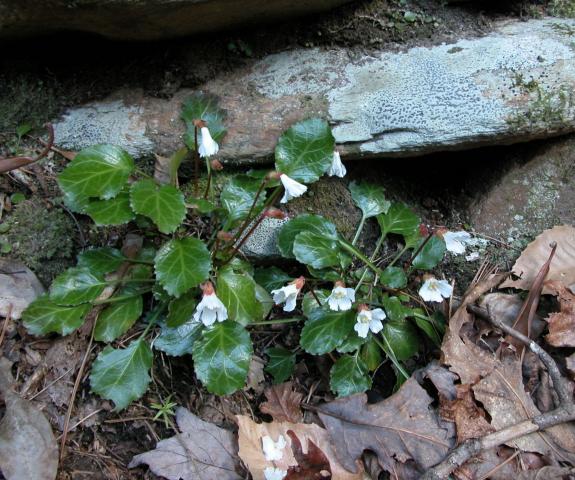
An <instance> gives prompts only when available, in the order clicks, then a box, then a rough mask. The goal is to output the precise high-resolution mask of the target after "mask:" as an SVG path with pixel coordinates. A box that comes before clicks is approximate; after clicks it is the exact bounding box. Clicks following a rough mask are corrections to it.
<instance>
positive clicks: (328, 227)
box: [278, 215, 337, 258]
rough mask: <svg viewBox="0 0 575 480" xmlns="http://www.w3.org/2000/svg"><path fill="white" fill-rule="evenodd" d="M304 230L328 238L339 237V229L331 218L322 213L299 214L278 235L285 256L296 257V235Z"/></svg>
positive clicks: (280, 248) (279, 246)
mask: <svg viewBox="0 0 575 480" xmlns="http://www.w3.org/2000/svg"><path fill="white" fill-rule="evenodd" d="M302 232H311V233H314V234H316V235H319V236H321V237H326V238H332V239H336V238H337V229H336V228H335V225H334V224H333V223H331V222H330V221H329V220H326V219H325V218H323V217H322V216H320V215H298V216H297V217H296V218H293V219H292V220H290V221H289V222H287V223H286V224H285V225H284V226H283V227H282V228H281V230H280V233H279V235H278V248H279V250H280V252H281V254H282V255H283V256H284V257H286V258H295V256H294V253H293V244H294V241H295V237H296V236H297V235H298V234H300V233H302Z"/></svg>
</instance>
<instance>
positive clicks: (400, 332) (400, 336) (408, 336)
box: [382, 320, 419, 360]
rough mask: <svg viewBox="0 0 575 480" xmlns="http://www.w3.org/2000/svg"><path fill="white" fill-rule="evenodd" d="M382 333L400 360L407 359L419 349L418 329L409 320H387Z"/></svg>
mask: <svg viewBox="0 0 575 480" xmlns="http://www.w3.org/2000/svg"><path fill="white" fill-rule="evenodd" d="M382 335H383V336H384V337H385V338H386V339H387V342H388V343H389V346H390V347H391V349H392V350H393V353H394V354H395V356H396V358H397V359H398V360H407V359H408V358H411V357H412V356H413V355H415V354H416V353H417V351H418V350H419V337H418V336H417V331H416V330H415V328H414V327H413V325H412V324H411V323H409V321H407V320H403V321H400V322H394V321H391V322H386V323H385V326H384V327H383V331H382Z"/></svg>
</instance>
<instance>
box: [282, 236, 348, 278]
mask: <svg viewBox="0 0 575 480" xmlns="http://www.w3.org/2000/svg"><path fill="white" fill-rule="evenodd" d="M340 253H341V252H340V248H339V243H338V242H337V241H335V240H332V239H331V238H326V237H321V236H319V235H316V234H314V233H311V232H302V233H300V234H298V235H296V237H295V241H294V244H293V254H294V255H295V258H296V259H297V260H298V262H300V263H303V264H305V265H309V266H311V267H313V268H320V269H321V268H327V267H333V266H335V265H339V261H340Z"/></svg>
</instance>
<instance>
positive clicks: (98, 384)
mask: <svg viewBox="0 0 575 480" xmlns="http://www.w3.org/2000/svg"><path fill="white" fill-rule="evenodd" d="M152 358H153V355H152V349H151V348H150V346H149V345H148V344H147V343H146V341H145V340H144V339H139V340H136V341H134V342H132V343H130V345H129V346H128V347H127V348H124V349H114V348H112V347H109V346H108V347H106V348H105V349H104V350H102V351H101V352H100V354H99V355H98V357H97V358H96V360H94V363H93V365H92V372H91V373H90V385H91V387H92V391H93V392H95V393H97V394H98V395H100V396H101V397H102V398H105V399H107V400H112V401H113V402H114V403H115V404H116V406H115V408H114V411H116V412H118V411H120V410H122V409H124V408H126V407H127V406H128V405H129V404H130V403H131V402H133V401H134V400H137V399H138V398H140V397H141V396H142V395H144V393H146V390H148V385H149V384H150V380H151V378H150V374H149V372H150V368H151V367H152Z"/></svg>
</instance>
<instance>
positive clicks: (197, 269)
mask: <svg viewBox="0 0 575 480" xmlns="http://www.w3.org/2000/svg"><path fill="white" fill-rule="evenodd" d="M154 263H155V269H156V278H157V279H158V281H159V282H160V284H161V285H162V286H163V287H164V288H165V289H166V291H167V292H168V293H169V294H170V295H172V296H174V297H179V296H180V295H181V294H182V293H184V292H187V291H188V290H189V289H190V288H193V287H196V286H197V285H199V284H200V283H201V282H203V281H204V280H207V279H208V276H209V274H210V269H211V259H210V252H209V251H208V249H207V248H206V246H205V244H204V243H203V242H202V241H201V240H198V239H197V238H191V237H187V238H182V239H180V240H170V241H169V242H166V243H165V244H164V245H163V246H162V248H160V250H159V251H158V253H157V255H156V259H155V261H154Z"/></svg>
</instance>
